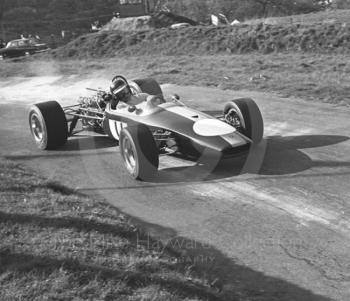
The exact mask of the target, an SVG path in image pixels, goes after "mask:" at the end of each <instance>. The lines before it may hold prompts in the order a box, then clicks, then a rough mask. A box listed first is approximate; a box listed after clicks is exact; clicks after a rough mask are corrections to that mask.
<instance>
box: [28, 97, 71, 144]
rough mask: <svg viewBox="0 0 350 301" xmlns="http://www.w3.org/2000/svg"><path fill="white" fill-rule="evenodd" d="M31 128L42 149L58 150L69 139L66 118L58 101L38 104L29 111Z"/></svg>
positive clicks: (36, 141)
mask: <svg viewBox="0 0 350 301" xmlns="http://www.w3.org/2000/svg"><path fill="white" fill-rule="evenodd" d="M28 115H29V127H30V132H31V134H32V137H33V139H34V141H35V143H36V145H37V147H38V148H40V149H47V150H48V149H57V148H59V147H61V146H62V145H63V144H64V143H65V142H66V141H67V138H68V127H67V120H66V116H65V114H64V112H63V109H62V107H61V106H60V104H59V103H58V102H56V101H47V102H42V103H37V104H35V105H33V106H31V108H30V109H29V114H28Z"/></svg>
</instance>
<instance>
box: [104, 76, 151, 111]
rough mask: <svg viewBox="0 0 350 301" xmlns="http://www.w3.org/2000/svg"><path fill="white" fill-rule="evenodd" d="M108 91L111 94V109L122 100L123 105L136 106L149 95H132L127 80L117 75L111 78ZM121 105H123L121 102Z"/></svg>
mask: <svg viewBox="0 0 350 301" xmlns="http://www.w3.org/2000/svg"><path fill="white" fill-rule="evenodd" d="M110 92H111V94H112V99H111V109H113V110H115V109H116V108H117V105H118V103H119V102H123V103H124V105H125V104H126V105H129V106H136V105H138V104H140V103H142V102H144V101H146V100H147V97H148V96H149V94H147V93H138V94H137V95H133V94H132V92H131V89H130V86H129V85H128V83H127V81H126V80H125V79H123V78H121V77H119V76H118V77H115V78H114V79H113V80H112V84H111V86H110ZM121 105H122V106H123V104H121Z"/></svg>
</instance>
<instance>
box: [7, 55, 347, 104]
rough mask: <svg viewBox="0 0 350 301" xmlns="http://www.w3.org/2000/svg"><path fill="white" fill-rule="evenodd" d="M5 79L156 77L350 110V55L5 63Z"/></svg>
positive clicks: (160, 57)
mask: <svg viewBox="0 0 350 301" xmlns="http://www.w3.org/2000/svg"><path fill="white" fill-rule="evenodd" d="M1 68H2V78H3V79H6V78H7V79H9V80H11V79H10V77H12V76H28V77H30V76H40V75H52V74H53V75H63V76H64V77H67V78H68V76H69V75H78V78H81V77H101V76H102V77H105V78H112V77H113V76H114V75H115V74H123V75H125V76H127V77H128V78H137V77H154V78H156V79H157V80H158V81H159V82H160V83H174V84H180V85H195V86H213V87H219V88H221V89H230V90H252V91H263V92H273V93H278V94H280V95H282V96H284V97H300V98H303V99H305V100H314V101H320V102H328V103H332V104H343V105H345V106H348V105H350V55H348V54H318V55H315V54H301V53H279V54H269V55H260V54H244V55H216V56H214V55H207V56H194V55H186V56H130V57H115V58H109V59H85V60H66V61H57V60H43V61H38V60H31V61H28V60H22V61H19V62H3V63H2V66H1Z"/></svg>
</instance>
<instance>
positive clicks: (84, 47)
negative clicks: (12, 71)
mask: <svg viewBox="0 0 350 301" xmlns="http://www.w3.org/2000/svg"><path fill="white" fill-rule="evenodd" d="M349 49H350V27H349V26H348V25H344V24H341V23H335V24H329V23H326V24H310V25H309V24H285V25H266V24H262V23H259V24H257V25H246V24H241V25H239V26H235V27H232V26H223V27H213V26H194V27H189V28H182V29H178V30H169V29H167V28H163V29H157V30H150V31H141V32H130V33H129V32H121V31H107V32H102V33H97V34H88V35H84V36H81V37H79V38H78V39H76V40H74V41H72V42H70V43H69V44H67V45H65V46H63V47H61V48H59V49H57V50H56V51H54V52H53V56H54V57H56V58H68V57H69V58H87V57H99V58H100V57H113V56H115V55H148V54H162V55H186V54H189V53H191V54H193V55H208V54H218V53H251V52H255V53H264V54H266V53H271V52H286V51H287V52H288V51H293V52H295V51H301V52H321V53H329V52H332V53H334V52H337V53H348V52H349Z"/></svg>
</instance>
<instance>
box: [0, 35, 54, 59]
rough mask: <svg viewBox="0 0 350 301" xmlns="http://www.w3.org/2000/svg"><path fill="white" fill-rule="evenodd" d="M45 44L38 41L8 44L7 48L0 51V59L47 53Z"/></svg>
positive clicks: (24, 40)
mask: <svg viewBox="0 0 350 301" xmlns="http://www.w3.org/2000/svg"><path fill="white" fill-rule="evenodd" d="M48 49H49V48H48V47H47V45H46V44H45V43H39V42H38V41H37V40H36V39H18V40H13V41H10V42H8V43H7V45H6V47H5V48H1V49H0V59H5V58H13V57H20V56H26V55H31V54H34V53H39V52H44V51H47V50H48Z"/></svg>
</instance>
